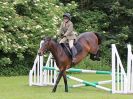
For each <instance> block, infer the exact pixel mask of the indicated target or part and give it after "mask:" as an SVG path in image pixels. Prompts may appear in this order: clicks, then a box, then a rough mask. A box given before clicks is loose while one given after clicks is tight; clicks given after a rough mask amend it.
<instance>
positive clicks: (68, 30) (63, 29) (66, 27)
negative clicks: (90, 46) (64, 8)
mask: <svg viewBox="0 0 133 99" xmlns="http://www.w3.org/2000/svg"><path fill="white" fill-rule="evenodd" d="M59 34H60V35H63V36H65V37H66V38H67V39H68V40H73V39H76V35H75V34H74V32H73V23H72V22H71V21H70V20H69V21H68V22H66V23H65V22H62V23H61V26H60V31H59Z"/></svg>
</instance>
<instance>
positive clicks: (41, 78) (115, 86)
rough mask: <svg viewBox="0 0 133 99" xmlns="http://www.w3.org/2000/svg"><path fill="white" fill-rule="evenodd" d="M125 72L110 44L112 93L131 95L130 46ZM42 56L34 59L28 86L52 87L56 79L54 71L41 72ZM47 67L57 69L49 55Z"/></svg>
mask: <svg viewBox="0 0 133 99" xmlns="http://www.w3.org/2000/svg"><path fill="white" fill-rule="evenodd" d="M127 47H128V58H127V71H125V69H124V68H123V65H122V62H121V59H120V57H119V54H118V51H117V48H116V46H115V44H112V93H121V94H126V93H133V54H132V52H131V45H128V46H127ZM43 66H44V64H43V56H38V55H37V57H36V59H35V61H34V64H33V68H32V70H30V73H29V85H30V86H32V85H37V86H46V85H54V84H55V81H56V78H57V74H58V73H57V71H56V70H43ZM45 66H47V67H54V68H55V69H57V66H56V63H55V61H54V60H53V59H52V55H51V54H50V55H49V57H48V60H47V63H46V65H45Z"/></svg>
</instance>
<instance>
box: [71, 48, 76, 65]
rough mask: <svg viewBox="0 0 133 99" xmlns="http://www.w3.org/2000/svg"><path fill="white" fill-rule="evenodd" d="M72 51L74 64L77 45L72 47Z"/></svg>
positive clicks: (73, 62)
mask: <svg viewBox="0 0 133 99" xmlns="http://www.w3.org/2000/svg"><path fill="white" fill-rule="evenodd" d="M71 53H72V64H73V65H74V64H75V63H76V57H75V56H76V54H77V52H76V49H75V47H72V48H71Z"/></svg>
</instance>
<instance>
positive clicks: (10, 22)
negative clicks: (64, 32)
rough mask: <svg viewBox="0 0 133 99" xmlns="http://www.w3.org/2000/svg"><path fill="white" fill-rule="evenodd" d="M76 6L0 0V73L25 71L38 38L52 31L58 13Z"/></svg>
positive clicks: (45, 0) (48, 1)
mask: <svg viewBox="0 0 133 99" xmlns="http://www.w3.org/2000/svg"><path fill="white" fill-rule="evenodd" d="M76 6H77V5H76V4H75V3H74V2H72V4H68V5H66V6H64V5H63V4H62V3H59V2H58V0H1V1H0V41H1V42H0V75H16V74H17V75H19V74H27V73H28V71H29V69H28V68H31V67H32V64H33V61H34V58H35V56H36V53H37V49H38V47H39V42H40V40H41V38H42V37H44V36H47V35H48V36H53V35H55V34H56V33H57V30H58V26H59V24H60V21H61V19H62V14H63V13H64V12H70V11H73V10H74V9H75V8H76Z"/></svg>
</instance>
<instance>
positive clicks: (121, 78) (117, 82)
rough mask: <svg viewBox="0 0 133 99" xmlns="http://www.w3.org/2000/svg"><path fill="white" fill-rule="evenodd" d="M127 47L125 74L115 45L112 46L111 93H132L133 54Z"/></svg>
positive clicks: (129, 47) (129, 46)
mask: <svg viewBox="0 0 133 99" xmlns="http://www.w3.org/2000/svg"><path fill="white" fill-rule="evenodd" d="M127 47H128V56H127V72H125V70H124V68H123V65H122V62H121V59H120V56H119V54H118V51H117V48H116V46H115V44H112V93H123V94H126V93H133V64H132V61H133V54H132V52H131V45H129V44H128V45H127Z"/></svg>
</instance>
